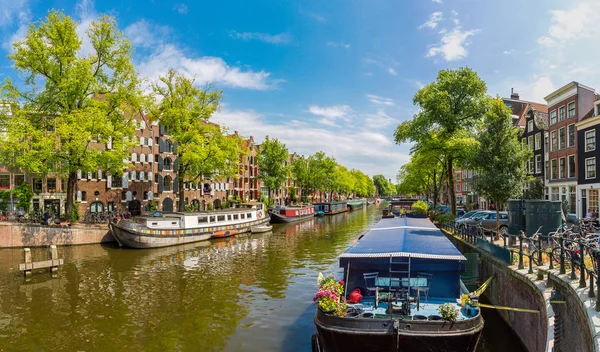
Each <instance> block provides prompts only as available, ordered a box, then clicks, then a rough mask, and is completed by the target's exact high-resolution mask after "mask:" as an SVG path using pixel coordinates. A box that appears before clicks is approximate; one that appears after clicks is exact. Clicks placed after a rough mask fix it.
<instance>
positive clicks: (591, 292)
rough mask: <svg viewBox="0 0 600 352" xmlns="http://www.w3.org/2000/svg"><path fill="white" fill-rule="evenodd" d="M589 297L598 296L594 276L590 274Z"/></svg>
mask: <svg viewBox="0 0 600 352" xmlns="http://www.w3.org/2000/svg"><path fill="white" fill-rule="evenodd" d="M588 297H590V298H594V297H596V294H595V293H594V275H592V273H590V290H589V291H588Z"/></svg>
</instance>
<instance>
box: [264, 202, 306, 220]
mask: <svg viewBox="0 0 600 352" xmlns="http://www.w3.org/2000/svg"><path fill="white" fill-rule="evenodd" d="M269 215H270V216H271V222H272V223H287V222H294V221H300V220H305V219H309V218H312V217H314V216H315V209H314V207H313V206H312V205H304V206H288V207H284V206H277V207H275V208H274V209H271V210H269Z"/></svg>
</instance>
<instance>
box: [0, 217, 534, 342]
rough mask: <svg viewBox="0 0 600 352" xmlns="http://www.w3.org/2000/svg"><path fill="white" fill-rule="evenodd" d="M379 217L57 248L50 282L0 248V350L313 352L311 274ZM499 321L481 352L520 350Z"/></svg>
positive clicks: (334, 261)
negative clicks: (216, 236)
mask: <svg viewBox="0 0 600 352" xmlns="http://www.w3.org/2000/svg"><path fill="white" fill-rule="evenodd" d="M379 218H380V212H379V210H378V209H377V207H368V208H366V209H364V210H359V211H355V212H351V213H343V214H338V215H333V216H331V217H323V218H314V219H309V220H307V221H303V222H299V223H293V224H285V225H276V226H274V231H273V232H272V233H267V234H262V235H242V236H238V237H234V238H229V239H221V240H215V241H206V242H199V243H194V244H188V245H184V246H174V247H166V248H158V249H149V250H144V249H142V250H128V249H120V248H118V247H116V246H114V245H111V244H105V245H84V246H66V247H59V249H58V250H59V257H60V258H64V260H65V264H64V266H62V267H61V268H60V269H59V271H58V274H57V276H56V277H55V278H52V277H51V275H50V274H48V273H47V272H44V271H40V272H38V273H35V274H34V275H33V277H32V278H31V280H30V281H27V282H25V281H24V279H23V277H22V276H21V274H20V273H19V272H18V270H17V269H16V268H18V264H19V263H20V262H21V260H22V255H23V252H22V249H2V250H0V351H17V350H18V351H40V350H48V351H50V350H61V351H91V350H94V351H114V350H120V351H133V350H137V351H310V350H311V345H310V338H311V335H312V334H313V333H314V323H313V318H314V314H315V305H314V302H313V300H312V299H313V297H314V295H315V292H316V290H317V289H318V287H317V285H316V278H317V274H318V273H319V272H323V273H329V272H337V271H338V270H339V269H338V258H337V257H338V256H339V255H340V254H341V253H343V252H344V251H345V250H346V249H347V248H348V246H349V245H351V244H352V242H353V240H354V239H356V238H357V237H358V236H359V235H360V234H362V233H364V232H365V231H366V230H367V229H368V228H370V227H371V226H372V225H373V224H374V223H375V222H376V221H377V220H378V219H379ZM32 255H33V259H34V260H36V258H45V257H46V256H47V249H44V248H33V249H32ZM502 324H503V322H502V321H500V322H499V323H495V322H493V321H491V320H490V322H487V320H486V327H485V329H484V336H483V339H484V341H482V343H481V346H480V349H479V350H478V351H479V352H500V351H506V350H510V351H511V352H520V351H524V350H523V349H522V348H521V347H520V344H519V343H518V342H515V341H516V337H515V336H514V335H512V334H511V331H510V329H507V327H506V326H505V325H502ZM486 331H490V332H491V335H493V336H496V337H497V338H498V339H499V340H501V341H504V342H505V345H498V343H497V342H494V341H493V340H492V341H490V342H489V343H487V341H488V340H486ZM487 335H488V336H489V335H490V333H488V334H487ZM507 345H508V346H507Z"/></svg>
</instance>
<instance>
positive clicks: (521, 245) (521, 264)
mask: <svg viewBox="0 0 600 352" xmlns="http://www.w3.org/2000/svg"><path fill="white" fill-rule="evenodd" d="M524 267H525V266H524V265H523V231H521V233H519V269H523V268H524Z"/></svg>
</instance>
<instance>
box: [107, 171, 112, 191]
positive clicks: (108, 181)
mask: <svg viewBox="0 0 600 352" xmlns="http://www.w3.org/2000/svg"><path fill="white" fill-rule="evenodd" d="M106 188H112V175H110V174H108V175H106Z"/></svg>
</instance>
